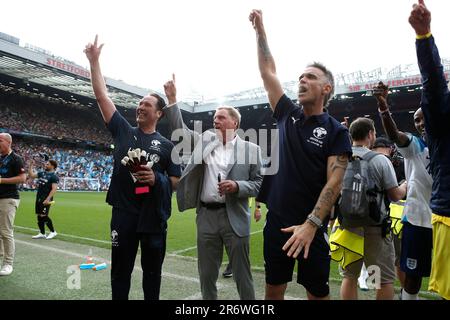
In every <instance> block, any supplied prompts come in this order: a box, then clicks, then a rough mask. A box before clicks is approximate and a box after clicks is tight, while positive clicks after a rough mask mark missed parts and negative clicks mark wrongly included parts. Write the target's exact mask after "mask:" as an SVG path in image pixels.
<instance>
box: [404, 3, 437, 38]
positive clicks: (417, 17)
mask: <svg viewBox="0 0 450 320" xmlns="http://www.w3.org/2000/svg"><path fill="white" fill-rule="evenodd" d="M408 21H409V23H410V24H411V26H412V27H413V29H414V30H415V31H416V34H417V35H419V36H423V35H426V34H428V33H430V32H431V26H430V25H431V13H430V10H428V9H427V7H426V5H425V2H424V1H423V0H419V3H415V4H414V5H413V9H412V11H411V15H410V16H409V19H408Z"/></svg>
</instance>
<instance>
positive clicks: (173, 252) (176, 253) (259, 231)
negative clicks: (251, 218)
mask: <svg viewBox="0 0 450 320" xmlns="http://www.w3.org/2000/svg"><path fill="white" fill-rule="evenodd" d="M263 231H264V230H263V229H261V230H256V231H253V232H251V233H250V235H254V234H257V233H261V232H263ZM194 249H197V246H193V247H189V248H185V249H180V250H175V251H172V252H170V253H169V254H171V255H175V256H176V255H179V254H180V253H184V252H188V251H191V250H194Z"/></svg>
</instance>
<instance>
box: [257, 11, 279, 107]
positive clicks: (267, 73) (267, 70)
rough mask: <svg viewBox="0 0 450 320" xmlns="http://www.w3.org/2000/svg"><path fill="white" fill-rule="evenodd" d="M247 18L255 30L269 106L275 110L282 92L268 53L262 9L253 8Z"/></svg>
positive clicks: (273, 63)
mask: <svg viewBox="0 0 450 320" xmlns="http://www.w3.org/2000/svg"><path fill="white" fill-rule="evenodd" d="M249 20H250V21H251V22H252V24H253V28H254V29H255V32H256V41H257V48H258V49H257V50H258V65H259V71H260V73H261V78H262V79H263V82H264V88H265V89H266V91H267V95H268V97H269V102H270V106H271V107H272V110H275V107H276V105H277V103H278V101H279V100H280V98H281V96H282V95H283V93H284V92H283V88H282V87H281V83H280V80H279V79H278V77H277V70H276V67H275V60H274V59H273V57H272V54H271V53H270V49H269V45H268V43H267V37H266V31H265V30H264V24H263V21H262V11H261V10H253V11H252V12H251V13H250V16H249Z"/></svg>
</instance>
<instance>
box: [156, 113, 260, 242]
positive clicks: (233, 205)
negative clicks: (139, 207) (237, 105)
mask: <svg viewBox="0 0 450 320" xmlns="http://www.w3.org/2000/svg"><path fill="white" fill-rule="evenodd" d="M164 114H165V116H166V117H167V119H168V121H169V126H170V130H171V131H172V133H173V132H174V130H176V129H179V131H177V133H179V136H182V137H183V139H184V141H183V142H182V143H183V145H184V146H185V147H189V146H192V145H193V146H194V150H193V152H192V156H191V158H190V160H189V163H188V164H187V166H186V168H185V169H184V171H183V173H182V175H181V178H180V182H179V184H178V187H177V202H178V209H179V210H180V211H184V210H187V209H191V208H197V212H198V210H199V209H200V195H201V190H202V187H203V176H204V172H205V163H204V161H203V159H204V158H205V157H207V156H208V155H209V154H210V153H211V152H212V150H214V149H215V148H216V147H217V146H218V145H219V144H220V143H221V141H220V140H219V138H218V137H217V136H216V133H215V132H214V131H212V130H211V131H209V130H208V131H205V132H203V134H200V133H197V132H194V131H192V130H190V129H189V128H188V127H187V126H186V125H185V124H184V122H183V117H182V114H181V111H180V109H179V108H178V106H177V105H173V106H171V107H169V108H165V109H164ZM192 142H193V143H192ZM175 149H177V148H175ZM233 156H234V158H233V161H231V163H230V164H229V165H228V172H229V173H228V176H227V177H226V179H227V180H234V181H236V183H237V184H238V186H239V191H238V192H237V193H233V194H226V197H225V204H226V209H227V214H228V219H229V221H230V224H231V227H232V228H233V231H234V232H235V233H236V234H237V235H238V236H239V237H246V236H248V235H249V234H250V222H251V214H250V210H249V207H248V198H249V197H256V195H257V194H258V192H259V188H260V187H261V182H262V175H261V149H260V147H259V146H257V145H256V144H254V143H251V142H247V141H244V140H242V139H241V138H240V137H239V136H237V141H236V144H235V150H234V155H233Z"/></svg>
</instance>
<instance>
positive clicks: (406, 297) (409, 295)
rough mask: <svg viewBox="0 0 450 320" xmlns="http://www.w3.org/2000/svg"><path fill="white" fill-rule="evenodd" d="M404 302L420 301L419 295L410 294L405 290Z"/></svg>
mask: <svg viewBox="0 0 450 320" xmlns="http://www.w3.org/2000/svg"><path fill="white" fill-rule="evenodd" d="M402 300H419V294H418V293H416V294H409V293H408V292H406V290H405V289H403V290H402Z"/></svg>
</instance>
